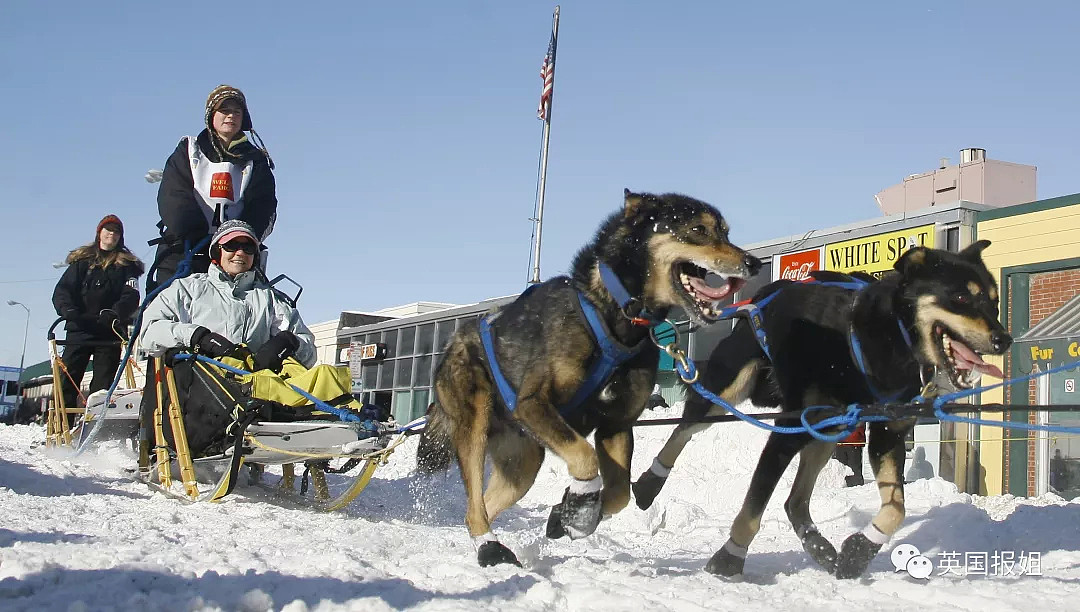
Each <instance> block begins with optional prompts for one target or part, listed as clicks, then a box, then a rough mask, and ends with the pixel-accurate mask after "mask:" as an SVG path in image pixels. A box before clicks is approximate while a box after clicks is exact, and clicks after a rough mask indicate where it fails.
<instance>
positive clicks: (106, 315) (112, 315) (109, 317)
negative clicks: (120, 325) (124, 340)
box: [98, 308, 119, 329]
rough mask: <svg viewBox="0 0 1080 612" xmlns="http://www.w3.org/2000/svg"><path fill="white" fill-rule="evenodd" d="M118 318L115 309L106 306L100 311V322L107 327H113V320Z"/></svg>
mask: <svg viewBox="0 0 1080 612" xmlns="http://www.w3.org/2000/svg"><path fill="white" fill-rule="evenodd" d="M118 318H119V317H117V316H116V312H115V311H113V310H111V309H109V308H104V309H102V311H101V312H100V313H98V324H99V325H101V326H102V327H104V328H105V329H112V327H113V321H115V320H117V319H118Z"/></svg>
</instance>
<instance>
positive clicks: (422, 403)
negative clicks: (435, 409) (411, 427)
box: [409, 389, 431, 421]
mask: <svg viewBox="0 0 1080 612" xmlns="http://www.w3.org/2000/svg"><path fill="white" fill-rule="evenodd" d="M430 395H431V390H430V389H416V390H414V391H413V394H412V411H411V413H410V414H409V420H410V421H411V420H412V419H415V418H418V417H421V416H423V415H424V414H425V413H427V407H428V397H430Z"/></svg>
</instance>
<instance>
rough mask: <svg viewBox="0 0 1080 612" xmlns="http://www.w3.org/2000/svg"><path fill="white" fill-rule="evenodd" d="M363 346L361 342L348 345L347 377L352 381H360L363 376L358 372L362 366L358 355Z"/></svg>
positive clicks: (354, 341)
mask: <svg viewBox="0 0 1080 612" xmlns="http://www.w3.org/2000/svg"><path fill="white" fill-rule="evenodd" d="M363 346H364V345H363V343H362V342H357V341H356V340H353V341H352V342H350V343H349V377H350V378H352V379H353V380H354V381H357V380H360V379H361V378H362V377H363V374H362V373H361V372H360V367H361V366H362V365H363V363H362V362H361V360H360V353H361V349H362V348H363ZM354 386H355V385H354Z"/></svg>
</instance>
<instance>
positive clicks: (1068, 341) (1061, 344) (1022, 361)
mask: <svg viewBox="0 0 1080 612" xmlns="http://www.w3.org/2000/svg"><path fill="white" fill-rule="evenodd" d="M1012 355H1013V358H1014V359H1015V360H1016V367H1017V371H1018V372H1020V373H1021V374H1030V373H1032V372H1045V371H1047V370H1051V369H1053V368H1057V367H1061V366H1063V365H1065V364H1067V363H1073V362H1074V361H1080V339H1077V338H1076V337H1072V338H1055V339H1052V340H1039V341H1036V342H1026V341H1024V342H1017V343H1016V344H1015V345H1013V349H1012ZM1072 369H1074V368H1070V371H1071V370H1072ZM1077 369H1080V368H1077Z"/></svg>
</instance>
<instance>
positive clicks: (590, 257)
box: [417, 190, 761, 566]
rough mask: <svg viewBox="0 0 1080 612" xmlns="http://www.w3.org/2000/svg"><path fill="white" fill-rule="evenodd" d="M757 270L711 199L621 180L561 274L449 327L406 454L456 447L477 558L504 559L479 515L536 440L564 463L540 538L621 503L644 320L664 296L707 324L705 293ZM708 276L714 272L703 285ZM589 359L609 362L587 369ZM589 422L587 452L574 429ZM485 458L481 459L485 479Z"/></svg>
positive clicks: (536, 452) (710, 301)
mask: <svg viewBox="0 0 1080 612" xmlns="http://www.w3.org/2000/svg"><path fill="white" fill-rule="evenodd" d="M760 267H761V262H760V261H758V260H757V258H755V257H753V256H752V255H749V254H747V253H746V252H745V251H743V250H742V249H740V248H738V247H736V246H734V245H732V244H731V242H729V240H728V225H727V223H726V222H725V221H724V219H723V217H722V216H721V215H720V213H719V212H717V210H716V209H715V208H713V207H711V206H709V205H708V204H706V203H704V202H701V201H698V200H695V199H693V198H689V197H686V196H682V195H677V194H664V195H651V194H635V193H631V192H630V191H629V190H627V191H626V193H625V204H624V206H623V209H622V210H621V211H619V212H616V213H614V214H612V215H611V216H610V217H609V218H608V219H607V220H606V221H605V222H604V223H603V225H602V226H601V227H600V229H599V230H598V231H597V233H596V236H595V238H594V239H593V241H592V242H591V243H590V244H589V245H588V246H586V247H585V248H583V249H582V250H581V251H580V252H579V253H578V254H577V256H576V257H575V259H574V263H573V268H572V273H571V276H570V277H565V276H560V277H556V278H553V279H551V280H549V281H547V282H544V283H542V284H540V285H535V286H534V287H532V288H530V290H528V291H526V292H525V293H523V294H522V295H521V296H520V297H519V298H518V299H517V300H515V301H514V302H512V303H510V304H508V305H506V306H504V307H502V308H501V309H499V310H498V311H495V312H493V313H489V314H488V315H486V316H485V317H483V318H481V319H480V320H479V321H478V322H475V323H474V322H470V323H469V324H467V325H465V326H464V327H463V328H461V329H459V330H458V332H457V334H456V335H455V336H454V337H453V338H452V340H451V342H450V344H449V345H448V346H447V349H446V353H445V355H444V357H443V359H442V361H441V363H440V364H439V366H438V368H437V370H436V373H435V381H434V388H435V406H434V407H433V408H432V410H431V412H430V413H429V415H428V422H427V426H426V428H425V429H424V433H423V436H422V437H421V441H420V448H419V450H418V456H417V461H418V465H419V467H420V468H421V469H423V470H426V471H433V470H435V469H441V468H445V467H447V466H448V465H449V463H450V461H451V459H452V456H451V452H453V453H454V454H455V455H456V458H457V460H458V463H459V466H460V468H461V476H462V480H463V481H464V484H465V492H466V495H467V497H468V509H467V512H466V516H465V525H466V526H467V527H468V529H469V534H470V535H471V536H472V537H473V541H474V543H475V544H476V547H477V557H478V560H479V562H480V564H481V565H485V566H486V565H494V564H498V563H518V561H517V558H516V557H515V556H514V554H513V553H512V552H511V551H510V550H509V549H508V548H506V547H505V546H503V545H502V544H501V543H499V541H498V540H497V539H496V538H495V536H494V535H493V534H492V532H491V522H492V521H493V520H494V519H495V517H496V516H498V515H499V513H500V512H502V511H503V510H505V509H506V508H508V507H510V506H511V505H513V504H515V503H516V502H517V501H518V500H519V499H521V497H522V496H523V495H524V494H525V493H526V492H527V491H528V490H529V488H530V487H531V486H532V484H533V481H534V479H535V478H536V474H537V472H538V471H539V469H540V465H541V463H542V462H543V459H544V451H545V449H550V450H551V451H553V452H554V453H555V454H556V455H558V456H559V457H560V458H562V459H563V460H565V461H566V465H567V468H568V471H569V473H570V476H571V477H572V479H573V480H572V483H571V485H570V486H569V487H568V489H567V491H566V494H565V496H564V497H563V501H562V503H560V504H559V505H557V506H556V507H555V508H554V509H553V510H552V515H551V517H550V519H549V522H548V535H549V536H551V537H559V536H561V535H563V534H568V535H570V536H571V537H572V538H576V537H583V536H586V535H589V534H590V533H592V532H593V531H594V530H595V529H596V526H597V524H598V523H599V521H600V519H601V516H602V514H606V515H610V514H614V513H616V512H618V511H619V510H621V509H622V508H624V507H625V506H626V505H627V504H628V503H629V501H630V473H629V468H630V456H631V452H632V450H633V434H632V432H631V426H632V425H633V423H634V421H635V420H636V419H637V418H638V415H640V414H641V412H642V410H643V409H644V407H645V403H646V400H647V399H648V397H649V393H650V392H651V391H652V388H653V383H654V382H655V378H656V367H657V363H658V359H659V352H658V349H657V348H656V346H655V345H654V344H652V343H651V342H650V340H649V325H650V324H651V323H652V322H655V321H657V320H661V319H663V318H664V317H666V316H667V312H668V310H669V309H671V308H675V307H679V308H682V309H683V310H685V311H686V312H687V313H688V314H689V315H690V317H691V318H692V319H693V320H695V321H696V322H698V323H709V322H712V320H713V317H714V313H715V310H714V308H715V307H716V306H715V303H716V301H717V300H720V299H722V298H723V297H725V296H727V295H729V294H731V293H733V292H735V291H737V290H738V289H739V287H741V286H742V285H743V284H744V283H745V282H746V281H745V279H746V278H747V277H749V276H751V275H753V274H755V273H756V272H757V271H758V270H759V269H760ZM708 273H714V274H716V275H719V276H720V278H721V279H722V283H714V284H716V285H718V286H715V287H713V286H710V285H708V284H706V282H705V276H706V274H708ZM485 328H489V329H490V330H491V331H490V335H487V334H486V332H485V331H484V330H485ZM485 343H487V344H488V350H493V352H494V356H495V358H494V359H491V358H490V353H488V352H486V350H485ZM603 363H609V364H610V365H611V367H609V368H607V370H608V371H607V372H601V373H600V374H599V375H598V374H597V373H596V372H597V371H599V370H597V369H595V368H597V364H603ZM601 379H602V380H601ZM590 432H595V442H596V448H595V449H594V448H593V447H592V446H590V445H589V443H588V442H587V441H586V440H585V436H587V435H588V434H589V433H590ZM485 457H490V458H491V466H492V470H491V475H490V478H489V480H488V483H487V488H486V490H485V489H484V482H483V481H484V465H485Z"/></svg>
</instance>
